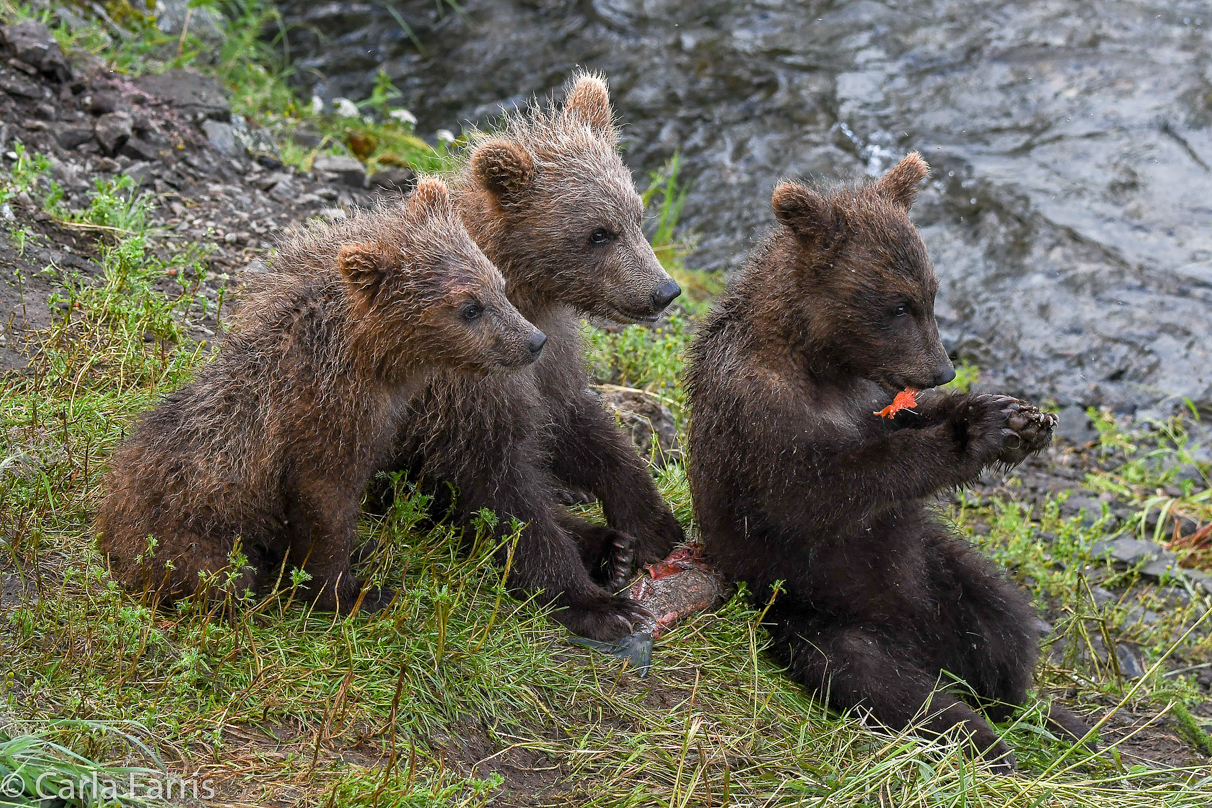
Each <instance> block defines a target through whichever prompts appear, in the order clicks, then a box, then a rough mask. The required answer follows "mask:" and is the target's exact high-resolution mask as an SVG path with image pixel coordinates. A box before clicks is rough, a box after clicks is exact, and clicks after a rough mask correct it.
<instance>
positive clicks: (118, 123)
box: [93, 112, 134, 154]
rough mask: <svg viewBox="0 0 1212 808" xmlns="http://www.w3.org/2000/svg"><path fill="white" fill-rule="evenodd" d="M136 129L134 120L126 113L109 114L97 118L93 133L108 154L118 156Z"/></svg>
mask: <svg viewBox="0 0 1212 808" xmlns="http://www.w3.org/2000/svg"><path fill="white" fill-rule="evenodd" d="M133 127H134V120H133V119H132V118H131V116H130V115H129V114H128V113H126V112H107V113H106V114H104V115H102V116H101V117H99V118H97V122H96V123H95V124H94V125H93V133H94V135H95V136H96V138H97V142H98V143H100V144H101V148H103V149H105V151H106V152H107V153H108V154H117V152H118V150H119V149H121V148H122V147H123V146H124V145H126V141H127V140H129V139H130V136H131V132H132V130H133Z"/></svg>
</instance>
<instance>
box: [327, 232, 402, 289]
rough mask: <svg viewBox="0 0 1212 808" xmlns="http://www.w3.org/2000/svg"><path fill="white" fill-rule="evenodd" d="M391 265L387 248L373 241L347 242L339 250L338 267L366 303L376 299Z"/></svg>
mask: <svg viewBox="0 0 1212 808" xmlns="http://www.w3.org/2000/svg"><path fill="white" fill-rule="evenodd" d="M389 266H390V262H389V258H388V255H387V252H386V250H384V249H383V247H382V246H380V245H378V244H374V243H371V242H365V241H364V242H359V243H356V244H345V245H342V247H341V249H340V250H339V251H338V252H337V269H339V270H340V271H341V275H342V277H344V278H345V281H346V282H347V283H348V284H349V285H350V286H352V287H353V288H354V290H355V291H356V292H357V293H358V294H359V295H362V296H363V298H364V302H366V303H369V302H370V301H371V300H373V299H374V296H375V295H376V294H377V293H378V291H379V287H380V286H382V285H383V281H384V280H385V279H386V278H387V273H388V269H389Z"/></svg>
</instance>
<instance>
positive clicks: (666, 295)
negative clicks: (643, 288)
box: [652, 280, 682, 311]
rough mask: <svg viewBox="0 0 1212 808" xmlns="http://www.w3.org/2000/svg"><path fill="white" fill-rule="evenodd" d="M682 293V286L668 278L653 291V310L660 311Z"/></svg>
mask: <svg viewBox="0 0 1212 808" xmlns="http://www.w3.org/2000/svg"><path fill="white" fill-rule="evenodd" d="M681 293H682V287H680V286H678V282H677V281H675V280H668V281H665V282H664V283H662V284H661V285H660V286H658V287H657V290H656V291H655V292H653V293H652V310H653V311H660V310H661V309H663V308H665V307H666V306H668V305H669V304H670V303H672V302H673V299H674V298H675V297H677V296H678V295H680V294H681Z"/></svg>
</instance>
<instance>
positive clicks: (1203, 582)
mask: <svg viewBox="0 0 1212 808" xmlns="http://www.w3.org/2000/svg"><path fill="white" fill-rule="evenodd" d="M1183 576H1184V577H1185V578H1187V580H1189V581H1191V583H1192V585H1194V586H1195V588H1196V589H1202V590H1203V591H1204V593H1205V594H1207V595H1212V573H1209V572H1204V571H1203V570H1183Z"/></svg>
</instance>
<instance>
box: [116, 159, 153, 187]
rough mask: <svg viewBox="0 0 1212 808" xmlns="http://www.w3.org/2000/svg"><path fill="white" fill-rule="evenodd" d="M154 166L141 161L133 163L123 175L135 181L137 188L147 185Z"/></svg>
mask: <svg viewBox="0 0 1212 808" xmlns="http://www.w3.org/2000/svg"><path fill="white" fill-rule="evenodd" d="M152 170H153V166H152V164H151V163H148V162H145V161H143V160H140V161H138V162H135V163H131V164H130V165H129V166H127V167H126V170H125V171H123V172H122V173H123V174H125V175H126V176H128V177H130V178H131V179H132V180H134V181H135V185H136V186H141V185H144V184H146V183H147V179H148V177H150V176H151V175H152Z"/></svg>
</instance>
